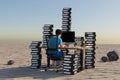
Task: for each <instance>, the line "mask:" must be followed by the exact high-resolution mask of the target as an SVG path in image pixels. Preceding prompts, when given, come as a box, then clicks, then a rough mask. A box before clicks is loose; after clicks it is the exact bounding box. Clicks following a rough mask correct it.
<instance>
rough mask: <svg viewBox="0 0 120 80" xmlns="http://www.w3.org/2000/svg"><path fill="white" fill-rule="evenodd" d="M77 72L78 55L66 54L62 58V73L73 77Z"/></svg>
mask: <svg viewBox="0 0 120 80" xmlns="http://www.w3.org/2000/svg"><path fill="white" fill-rule="evenodd" d="M77 71H78V55H76V54H67V55H65V56H64V61H63V73H64V74H69V75H74V74H76V73H77Z"/></svg>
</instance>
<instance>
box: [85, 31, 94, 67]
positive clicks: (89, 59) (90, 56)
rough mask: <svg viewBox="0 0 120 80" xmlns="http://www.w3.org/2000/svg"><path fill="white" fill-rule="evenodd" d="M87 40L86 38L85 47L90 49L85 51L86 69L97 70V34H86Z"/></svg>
mask: <svg viewBox="0 0 120 80" xmlns="http://www.w3.org/2000/svg"><path fill="white" fill-rule="evenodd" d="M85 38H86V41H85V46H87V47H90V48H88V49H86V50H85V68H86V69H91V68H95V54H96V53H95V45H96V43H95V41H96V33H95V32H86V33H85Z"/></svg>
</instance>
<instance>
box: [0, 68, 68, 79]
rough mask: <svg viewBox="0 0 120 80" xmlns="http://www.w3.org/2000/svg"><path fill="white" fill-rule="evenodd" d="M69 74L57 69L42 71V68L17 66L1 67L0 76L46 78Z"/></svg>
mask: <svg viewBox="0 0 120 80" xmlns="http://www.w3.org/2000/svg"><path fill="white" fill-rule="evenodd" d="M64 76H67V75H65V74H63V73H62V72H59V73H56V72H55V71H47V72H45V71H41V70H40V69H31V68H30V67H16V68H6V69H0V78H20V77H32V78H34V79H42V80H46V79H49V78H57V77H64Z"/></svg>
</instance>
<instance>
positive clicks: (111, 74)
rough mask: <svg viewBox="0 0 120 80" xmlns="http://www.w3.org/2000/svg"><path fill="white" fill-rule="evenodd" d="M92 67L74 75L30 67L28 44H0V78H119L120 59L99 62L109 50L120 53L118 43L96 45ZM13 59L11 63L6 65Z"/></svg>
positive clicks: (11, 79)
mask: <svg viewBox="0 0 120 80" xmlns="http://www.w3.org/2000/svg"><path fill="white" fill-rule="evenodd" d="M96 47H97V49H96V55H95V56H96V59H95V62H96V63H95V68H94V69H85V70H83V71H81V72H79V73H77V74H75V75H66V74H63V73H56V72H55V71H47V72H44V71H41V70H40V69H31V68H30V65H31V53H30V52H31V50H30V49H29V44H27V43H26V44H22V43H21V44H17V43H16V44H0V80H120V60H118V61H113V62H101V61H100V59H101V57H102V56H106V53H107V52H108V51H111V50H115V51H117V53H118V54H119V55H120V45H114V44H103V45H102V44H99V45H96ZM8 60H14V61H15V63H14V64H13V65H7V61H8ZM42 64H46V55H45V51H44V50H42Z"/></svg>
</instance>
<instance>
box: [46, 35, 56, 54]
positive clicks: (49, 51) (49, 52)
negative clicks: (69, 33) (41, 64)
mask: <svg viewBox="0 0 120 80" xmlns="http://www.w3.org/2000/svg"><path fill="white" fill-rule="evenodd" d="M54 36H55V35H53V36H46V40H47V49H46V52H47V54H48V55H51V56H52V55H55V53H57V52H58V37H57V36H56V37H57V39H56V48H50V47H49V45H48V42H49V40H50V39H51V38H52V37H54Z"/></svg>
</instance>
